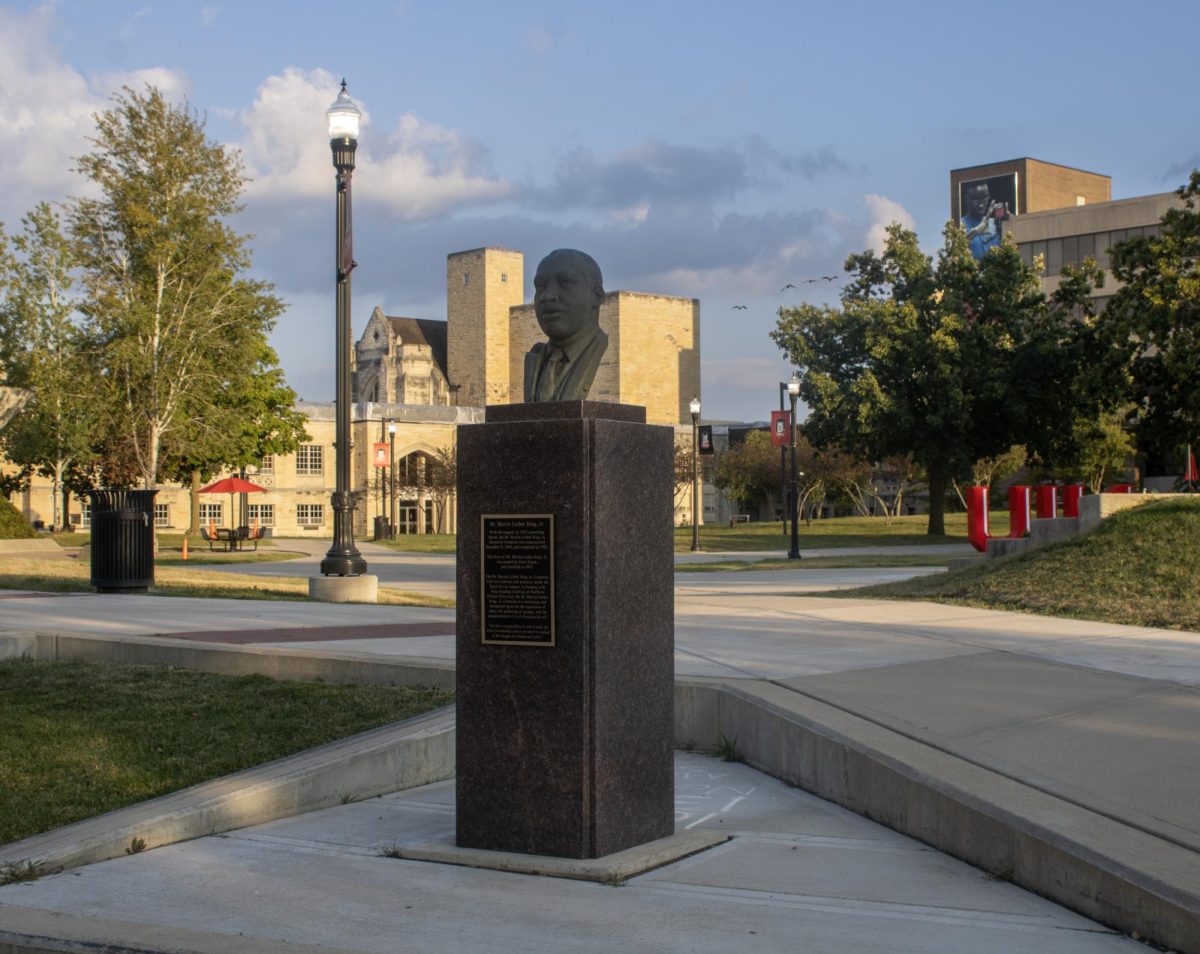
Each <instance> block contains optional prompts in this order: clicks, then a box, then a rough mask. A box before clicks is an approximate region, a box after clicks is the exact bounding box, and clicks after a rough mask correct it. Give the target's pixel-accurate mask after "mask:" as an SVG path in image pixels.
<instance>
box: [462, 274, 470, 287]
mask: <svg viewBox="0 0 1200 954" xmlns="http://www.w3.org/2000/svg"><path fill="white" fill-rule="evenodd" d="M463 284H464V285H470V284H471V273H470V272H463Z"/></svg>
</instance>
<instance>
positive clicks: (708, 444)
mask: <svg viewBox="0 0 1200 954" xmlns="http://www.w3.org/2000/svg"><path fill="white" fill-rule="evenodd" d="M712 452H713V438H712V425H711V424H701V425H700V453H701V454H711V453H712Z"/></svg>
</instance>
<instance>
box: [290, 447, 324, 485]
mask: <svg viewBox="0 0 1200 954" xmlns="http://www.w3.org/2000/svg"><path fill="white" fill-rule="evenodd" d="M323 451H324V448H323V447H322V446H321V445H320V444H301V445H300V446H299V447H298V448H296V475H297V476H298V477H320V476H321V475H322V474H323V473H325V455H324V454H323Z"/></svg>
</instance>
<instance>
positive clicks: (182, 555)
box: [179, 534, 187, 560]
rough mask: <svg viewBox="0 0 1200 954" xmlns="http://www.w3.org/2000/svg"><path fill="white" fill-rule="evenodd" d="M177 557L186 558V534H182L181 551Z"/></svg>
mask: <svg viewBox="0 0 1200 954" xmlns="http://www.w3.org/2000/svg"><path fill="white" fill-rule="evenodd" d="M179 559H181V560H186V559H187V534H184V536H183V553H182V554H180V556H179Z"/></svg>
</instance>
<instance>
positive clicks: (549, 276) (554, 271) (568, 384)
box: [525, 248, 608, 403]
mask: <svg viewBox="0 0 1200 954" xmlns="http://www.w3.org/2000/svg"><path fill="white" fill-rule="evenodd" d="M533 289H534V294H533V310H534V314H535V315H537V322H538V327H539V328H541V329H542V333H543V334H544V335H545V336H546V337H547V338H549V339H550V340H549V341H539V342H538V343H537V344H535V345H534V346H533V347H532V348H531V349H530V350H529V353H528V354H526V355H525V401H526V403H534V402H542V401H579V400H583V399H584V398H586V397H587V394H588V390H589V389H590V388H591V386H592V379H593V378H595V376H596V369H597V368H599V367H600V359H601V358H602V357H603V356H604V351H605V349H606V348H607V347H608V335H606V334H605V333H604V332H603V331H601V330H600V303H601V302H602V301H603V300H604V283H603V280H602V279H601V276H600V266H599V265H597V264H596V261H595V259H593V258H592V257H591V256H590V255H587V254H586V253H584V252H580V251H577V250H575V249H573V248H560V249H556V250H555V251H553V252H551V253H550V254H549V255H547V256H546V257H545V258H543V259H542V260H541V262H540V263H538V267H537V274H536V275H535V276H534V279H533Z"/></svg>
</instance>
